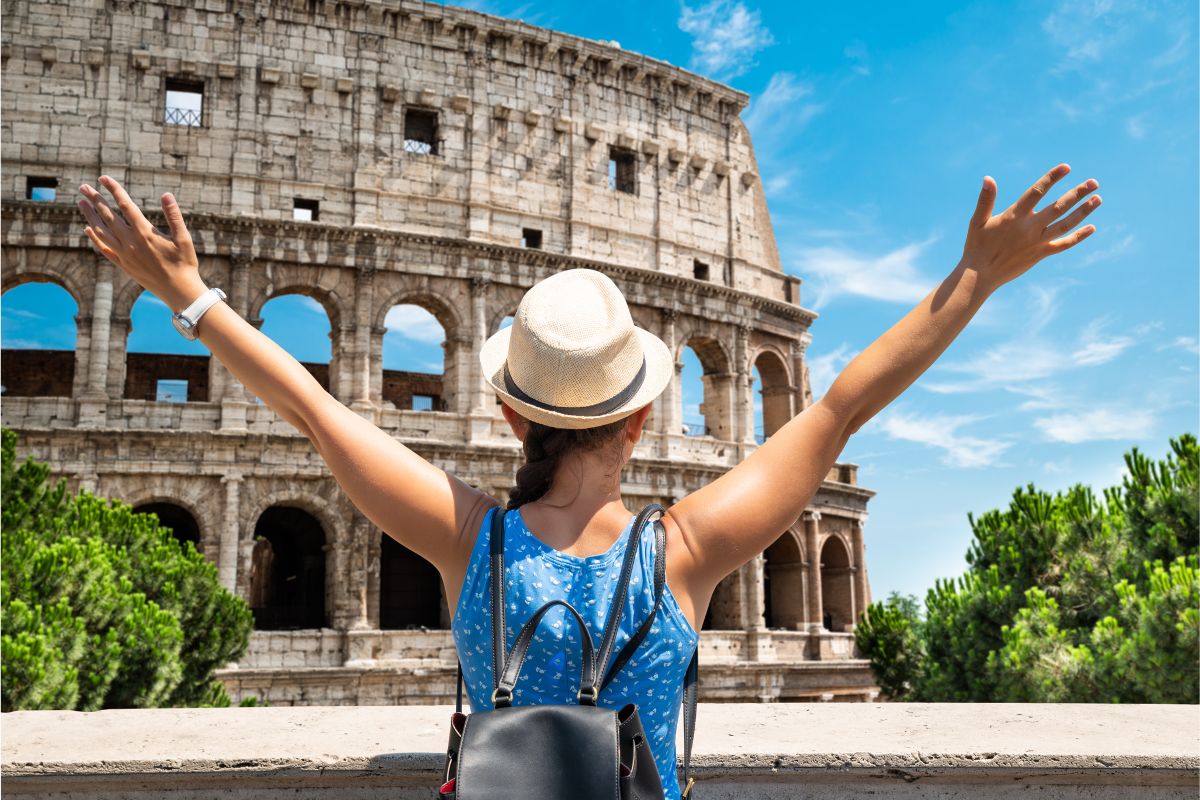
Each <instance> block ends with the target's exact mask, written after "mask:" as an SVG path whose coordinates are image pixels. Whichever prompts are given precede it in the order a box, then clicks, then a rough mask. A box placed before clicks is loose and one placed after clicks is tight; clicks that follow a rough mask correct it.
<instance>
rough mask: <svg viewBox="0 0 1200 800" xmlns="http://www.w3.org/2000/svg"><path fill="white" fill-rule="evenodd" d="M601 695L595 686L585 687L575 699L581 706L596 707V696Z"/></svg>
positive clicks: (577, 693)
mask: <svg viewBox="0 0 1200 800" xmlns="http://www.w3.org/2000/svg"><path fill="white" fill-rule="evenodd" d="M598 694H600V692H599V691H597V689H596V687H595V686H584V687H583V688H582V689H580V690H579V691H578V692H576V693H575V699H576V700H578V701H579V705H581V706H584V705H587V706H594V705H596V696H597V695H598Z"/></svg>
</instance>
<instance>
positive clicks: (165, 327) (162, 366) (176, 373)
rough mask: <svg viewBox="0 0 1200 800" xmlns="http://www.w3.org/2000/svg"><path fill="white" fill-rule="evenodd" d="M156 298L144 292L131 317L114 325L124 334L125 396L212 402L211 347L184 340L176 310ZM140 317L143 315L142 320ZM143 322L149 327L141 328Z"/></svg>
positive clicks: (137, 295)
mask: <svg viewBox="0 0 1200 800" xmlns="http://www.w3.org/2000/svg"><path fill="white" fill-rule="evenodd" d="M152 297H154V296H153V295H151V293H150V292H149V291H146V290H142V291H140V292H138V293H137V294H136V296H134V298H133V305H132V306H131V307H130V308H129V316H128V317H123V318H122V319H121V321H120V323H119V324H115V325H114V327H113V333H114V335H118V336H120V335H123V337H124V339H123V341H122V344H121V347H120V352H121V353H123V354H124V359H123V363H122V383H121V396H122V397H124V398H126V399H129V400H146V401H151V402H154V401H168V402H170V401H174V402H192V403H197V402H199V403H204V402H208V401H209V399H210V396H211V392H210V388H211V377H212V356H211V354H210V353H209V352H208V348H207V347H205V346H204V343H203V342H201V341H198V340H197V341H193V342H185V341H183V340H182V339H181V338H180V337H179V335H178V334H177V333H175V330H174V328H173V327H172V326H171V320H170V313H171V312H170V311H168V310H167V309H164V308H161V307H159V306H158V305H157V302H162V300H161V298H154V299H153V300H152V299H151V298H152ZM155 301H157V302H155ZM147 304H153V305H152V306H149V307H148V305H147ZM135 317H139V319H137V320H136V322H135ZM139 324H140V325H141V326H142V327H146V326H148V330H145V331H139ZM167 337H170V338H167ZM135 339H140V340H141V342H140V343H138V342H135ZM164 343H165V344H164Z"/></svg>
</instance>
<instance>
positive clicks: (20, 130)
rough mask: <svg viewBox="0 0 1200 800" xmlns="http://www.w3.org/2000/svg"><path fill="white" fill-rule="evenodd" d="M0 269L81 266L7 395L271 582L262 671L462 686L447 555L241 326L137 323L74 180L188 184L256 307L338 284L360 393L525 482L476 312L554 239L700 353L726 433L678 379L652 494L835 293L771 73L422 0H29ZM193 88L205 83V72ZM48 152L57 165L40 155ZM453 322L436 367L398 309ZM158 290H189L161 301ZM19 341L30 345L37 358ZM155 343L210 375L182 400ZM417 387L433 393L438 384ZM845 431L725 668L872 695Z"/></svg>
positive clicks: (86, 456)
mask: <svg viewBox="0 0 1200 800" xmlns="http://www.w3.org/2000/svg"><path fill="white" fill-rule="evenodd" d="M4 8H5V26H4V31H3V70H4V87H3V98H2V106H3V107H2V110H3V161H4V170H3V187H2V188H3V201H4V211H3V246H4V262H3V272H2V286H0V290H3V291H7V290H9V289H10V288H12V287H14V286H17V285H19V284H22V283H26V282H30V281H49V282H52V283H54V284H57V285H58V286H60V287H62V288H63V289H64V290H65V291H66V292H68V293H69V294H70V295H71V297H72V298H73V299H74V301H75V303H76V304H77V307H78V314H77V316H76V317H75V321H76V323H77V337H76V346H75V350H74V353H73V354H69V356H70V357H68V355H64V354H63V353H61V352H59V353H55V354H49V353H43V354H42V356H41V357H38V356H36V355H32V354H28V353H25V354H20V353H18V352H17V351H9V350H5V351H4V354H3V355H4V360H3V369H4V378H3V382H4V384H5V386H6V387H7V391H6V394H5V396H4V399H3V403H2V415H3V422H4V424H5V425H7V426H9V427H12V428H14V429H16V430H17V431H19V432H20V434H21V440H20V447H21V454H22V456H23V455H24V454H26V453H28V454H32V455H34V456H35V457H38V458H40V459H43V460H47V461H49V462H50V463H51V465H52V466H53V468H54V470H55V472H56V474H57V475H62V476H66V477H67V478H68V479H69V482H70V484H71V485H72V487H73V488H81V487H83V488H88V489H91V490H93V491H95V492H97V493H98V494H102V495H106V496H111V497H115V498H120V499H123V500H125V501H127V502H129V503H131V504H133V505H134V506H136V507H138V508H140V509H142V510H146V511H154V512H155V513H157V514H158V515H159V518H160V520H161V521H162V522H163V523H164V524H167V525H169V526H170V527H172V528H173V529H174V530H175V532H176V534H177V535H179V536H180V537H181V538H190V539H192V540H193V541H195V542H196V545H197V547H198V548H199V550H200V551H201V552H202V553H204V554H205V555H206V556H207V557H208V558H209V559H211V560H212V562H213V563H214V564H216V565H217V569H218V574H219V576H220V580H221V581H222V583H224V584H225V585H226V586H227V587H229V588H230V589H231V590H233V591H236V592H237V593H238V594H239V595H241V596H243V597H245V598H247V600H248V601H250V602H251V604H252V605H253V606H254V607H255V614H256V619H257V622H258V627H259V628H260V630H258V631H256V633H255V634H254V636H253V641H252V644H251V649H250V652H249V653H248V654H247V655H246V657H245V658H244V659H242V661H241V662H240V663H239V664H238V665H236V668H233V667H232V666H231V668H230V669H228V670H226V671H224V672H223V673H222V677H223V679H224V680H225V681H226V682H227V684H228V685H229V686H230V688H231V691H232V693H233V694H234V696H235V699H236V698H237V697H240V696H244V695H256V696H260V697H263V698H265V699H267V700H268V701H269V702H271V703H272V704H276V705H278V704H288V703H325V704H340V703H428V702H446V701H448V700H450V699H451V697H452V695H453V687H454V682H453V677H454V672H453V665H454V654H453V646H452V643H451V639H450V636H449V633H448V631H446V630H445V628H446V626H447V623H448V613H447V611H446V609H445V607H444V601H442V600H441V597H440V595H441V588H440V585H439V582H438V578H437V575H436V572H434V571H432V568H431V567H429V565H428V564H425V563H424V562H423V561H421V560H420V559H418V558H416V557H415V556H413V555H412V554H411V553H409V552H408V551H406V550H405V549H404V548H402V547H400V546H399V545H398V544H397V543H396V542H395V540H393V539H392V538H391V537H389V536H387V535H385V534H383V533H382V532H381V531H379V530H378V529H377V528H375V527H374V526H373V525H372V524H371V523H370V522H369V521H368V520H367V519H366V518H365V517H363V516H362V515H361V514H360V513H359V512H358V511H357V510H356V509H355V508H354V507H353V506H352V504H351V503H350V502H349V501H348V500H347V498H346V497H345V496H344V495H343V493H342V492H341V490H340V489H339V487H338V485H337V483H336V482H335V481H334V480H333V478H332V476H331V475H330V473H329V472H328V470H327V469H326V468H325V467H324V464H323V462H322V460H321V459H320V457H319V456H318V455H317V453H316V451H315V450H314V448H313V447H312V445H311V444H310V443H309V442H308V441H307V440H306V439H305V438H303V437H302V436H301V435H299V434H298V432H297V431H296V430H295V429H294V428H292V427H291V425H289V424H288V423H286V422H285V421H284V420H282V419H281V418H280V417H279V416H278V415H276V414H275V413H274V412H273V411H271V410H270V409H269V408H268V407H266V406H264V405H262V404H260V403H256V402H255V400H254V398H252V397H251V396H249V394H248V392H247V391H246V389H245V388H244V387H243V386H242V385H241V383H240V382H239V381H237V380H236V379H235V378H233V376H232V375H231V374H230V373H229V372H228V371H227V370H226V369H225V368H224V367H223V366H222V365H221V364H220V363H219V362H217V361H216V360H215V359H210V358H207V357H179V356H174V357H163V358H158V359H148V358H145V357H144V356H142V355H141V354H133V353H127V350H126V342H127V340H128V336H129V333H130V329H131V322H130V319H131V309H132V307H133V304H134V302H135V301H136V300H137V298H138V297H139V295H141V294H142V289H141V287H139V286H138V285H137V284H136V283H135V282H133V281H132V280H130V279H129V278H128V277H127V276H126V275H124V274H123V273H122V272H121V271H120V270H119V269H116V268H115V267H113V266H112V265H111V264H109V263H108V262H107V261H106V260H105V259H103V258H102V257H100V256H98V255H97V254H96V253H95V252H94V251H93V250H92V249H91V247H90V246H89V244H88V242H87V240H86V238H85V237H84V236H83V234H82V227H83V224H84V223H83V220H82V218H81V216H80V215H79V213H78V211H77V209H76V207H75V205H74V202H73V198H74V193H75V187H76V186H78V185H79V184H80V183H82V182H84V181H89V182H93V183H94V182H95V180H96V176H98V175H99V174H102V173H104V174H110V175H113V176H114V177H116V178H118V179H119V180H121V181H122V182H123V183H124V184H125V186H127V187H128V188H129V190H130V193H131V195H132V196H133V197H134V199H135V200H136V201H137V202H138V203H139V204H140V205H141V206H142V207H143V208H145V209H157V207H158V197H159V195H160V194H161V192H163V191H168V190H169V191H172V192H174V193H175V194H176V196H177V197H178V198H179V200H180V203H181V205H182V206H183V208H184V211H185V214H186V217H187V221H188V225H189V228H190V229H191V231H192V234H193V238H194V240H195V243H196V247H197V251H198V253H199V254H200V267H201V274H202V276H203V278H204V279H205V281H206V283H207V284H208V285H210V286H220V287H222V288H223V289H224V290H225V291H226V292H227V294H228V301H227V302H228V303H229V304H230V306H231V307H232V308H234V309H235V310H236V311H237V312H238V313H239V314H241V315H242V316H243V317H245V318H246V319H247V320H249V321H250V322H251V323H253V324H255V325H261V324H262V316H261V312H262V309H263V306H264V304H265V303H266V302H267V301H268V300H270V299H271V298H273V297H278V296H281V295H285V294H294V293H300V294H304V295H307V296H308V297H311V298H313V299H314V300H315V301H317V302H318V303H320V305H321V306H322V307H323V308H324V310H325V311H326V313H327V314H328V317H329V320H330V324H331V332H330V338H331V339H332V354H333V356H332V360H331V363H330V364H328V365H323V364H320V365H318V364H313V365H307V366H309V368H310V370H312V371H313V373H314V375H317V376H318V379H319V380H320V381H321V382H322V384H323V385H324V386H326V388H327V389H328V390H329V391H330V392H331V393H332V394H333V395H334V396H335V397H337V398H338V399H339V400H341V401H342V402H344V403H346V404H347V405H348V406H350V407H351V408H353V409H354V410H355V411H357V412H358V413H360V414H362V415H363V416H365V417H367V418H368V419H370V420H372V421H373V422H375V423H376V424H378V425H379V426H380V427H382V428H383V429H384V430H386V431H388V432H389V433H390V434H391V435H393V436H395V437H397V438H398V439H400V440H401V441H403V442H404V443H405V444H406V445H408V446H409V447H411V448H412V449H414V450H415V451H417V452H419V453H420V454H422V455H423V456H424V457H426V458H428V459H430V460H431V461H432V462H434V463H436V464H437V465H438V466H440V467H442V468H444V469H446V470H447V471H449V472H451V473H453V474H455V475H458V476H460V477H462V478H463V479H464V480H467V481H469V482H470V483H472V484H473V485H476V486H478V487H480V488H482V489H485V490H486V491H488V492H490V493H491V494H493V495H494V496H496V497H497V498H499V499H500V500H501V501H504V500H506V499H507V491H508V489H509V487H510V486H511V484H512V480H513V475H514V474H515V472H516V469H517V467H518V466H519V464H520V451H519V446H518V442H517V441H516V440H515V439H514V437H513V436H512V434H511V431H510V430H509V429H508V426H507V424H506V423H505V422H504V420H503V419H502V417H501V416H500V414H499V410H498V405H497V400H496V399H495V397H494V395H493V394H491V393H490V391H489V390H488V389H487V387H486V384H485V383H484V381H483V378H482V376H481V374H480V369H479V361H478V353H479V348H480V346H481V345H482V343H483V341H484V340H485V339H486V338H487V336H489V335H490V334H491V333H493V332H494V331H496V330H497V329H498V328H499V327H500V325H501V324H502V321H503V320H504V318H505V317H506V316H507V315H511V314H512V313H513V311H514V310H515V308H516V306H517V303H518V301H519V300H520V298H521V296H522V294H523V293H524V291H525V290H526V289H527V288H528V287H529V286H531V285H532V284H533V283H535V282H536V281H538V280H540V279H541V278H544V277H546V276H547V275H549V274H552V273H554V272H557V271H560V270H563V269H569V268H574V267H590V268H593V269H598V270H601V271H603V272H605V273H606V274H608V275H609V276H611V277H612V278H613V279H614V280H615V281H616V282H617V283H618V285H619V286H620V287H621V289H622V291H623V292H624V294H625V296H626V298H627V299H628V302H629V305H630V309H631V312H632V314H633V318H634V321H635V322H636V324H638V325H639V326H641V327H644V328H646V329H648V330H650V331H653V332H654V333H655V334H657V335H658V336H659V337H661V338H662V339H663V341H665V342H666V343H667V344H668V346H670V347H671V348H672V351H673V352H674V353H675V354H676V357H677V367H678V368H680V369H681V368H682V362H681V361H679V360H678V359H680V358H681V357H682V353H683V349H684V348H685V347H690V348H692V350H693V351H694V352H695V353H696V355H697V356H698V358H699V360H700V362H701V364H702V365H703V372H704V375H703V379H702V381H703V385H704V402H703V404H702V406H701V410H702V412H703V415H704V419H705V427H706V431H705V432H704V435H685V434H684V428H683V425H682V419H681V415H682V402H681V381H680V380H679V379H678V376H677V379H676V380H675V381H674V382H672V384H671V386H670V388H669V389H668V390H667V391H666V392H665V393H664V394H663V395H662V396H661V397H660V398H659V399H658V400H656V402H655V404H654V407H653V412H652V415H651V416H650V418H649V421H648V423H647V429H646V435H645V436H644V437H643V439H642V441H641V442H640V443H639V445H638V447H637V449H636V451H635V453H634V458H633V460H632V461H631V462H630V465H629V467H628V469H627V472H626V474H625V476H624V483H623V492H624V494H625V495H626V496H627V497H628V503H627V504H628V505H629V506H630V508H632V509H636V508H639V507H640V506H641V505H642V504H643V503H645V502H647V501H650V500H654V501H658V502H660V503H663V504H665V505H669V504H670V503H672V502H675V501H677V500H678V499H679V498H681V497H683V496H684V495H686V494H687V493H689V492H691V491H694V490H695V489H697V488H699V487H700V486H703V485H704V484H706V483H708V482H709V481H711V480H713V479H714V478H716V477H717V476H719V475H720V474H721V473H722V472H723V471H725V470H727V469H729V468H730V467H732V466H733V465H735V464H737V463H738V462H739V461H741V460H742V459H744V458H745V457H746V456H747V455H748V454H749V453H751V452H752V451H753V450H754V448H755V447H756V446H757V439H756V437H755V430H754V427H755V421H754V398H753V397H752V389H753V382H752V369H754V368H757V370H758V373H759V375H760V376H761V380H762V406H763V412H762V415H763V416H762V419H763V427H764V433H765V435H767V436H769V435H770V434H771V433H773V432H774V431H775V430H778V429H779V428H780V427H781V426H782V425H784V424H785V423H786V422H787V420H788V419H790V418H791V417H792V416H794V415H796V414H798V413H799V412H800V411H802V410H803V409H804V408H805V407H806V406H807V405H808V404H810V403H811V402H812V396H811V392H810V390H809V388H808V384H807V375H806V370H805V366H804V364H805V362H804V354H805V349H806V347H807V345H808V343H809V342H810V340H811V337H810V334H809V331H808V329H809V326H810V325H811V323H812V322H813V320H814V319H815V318H816V315H815V314H814V313H813V312H811V311H808V310H806V309H804V308H803V307H802V306H801V304H800V281H799V280H798V279H797V278H794V277H792V276H788V275H786V274H784V273H783V272H782V270H781V268H780V264H779V256H778V253H777V251H776V248H775V243H774V238H773V235H772V232H771V226H770V219H769V217H768V215H767V208H766V202H765V198H764V195H763V191H762V188H761V181H760V180H759V178H758V174H757V166H756V164H755V159H754V152H753V149H752V146H751V142H750V139H749V135H748V133H747V131H746V128H745V126H744V125H743V123H742V121H741V120H740V119H739V113H740V111H741V110H742V109H743V108H744V107H745V105H746V102H747V97H746V96H745V95H744V94H741V93H739V92H736V91H734V90H732V89H730V88H728V87H726V86H723V85H720V84H717V83H713V82H711V81H708V80H706V79H704V78H701V77H699V76H696V75H693V74H691V73H688V72H685V71H683V70H680V69H678V68H676V67H673V66H671V65H669V64H665V63H663V62H660V61H656V60H654V59H650V58H647V57H645V56H641V55H636V54H633V53H629V52H626V51H623V50H621V49H619V48H616V47H613V46H609V45H607V44H604V43H598V42H594V41H589V40H585V39H580V38H577V37H572V36H567V35H564V34H560V33H557V32H554V31H549V30H544V29H540V28H535V27H531V26H528V25H525V24H520V23H516V22H511V21H508V20H503V19H498V18H495V17H491V16H487V15H483V14H479V13H474V12H470V11H466V10H462V9H457V8H449V7H444V6H440V5H434V4H424V3H416V2H407V1H406V2H399V1H398V0H342V1H340V2H334V1H333V0H287V1H286V2H285V1H284V0H278V1H276V2H249V1H248V0H206V1H205V2H193V1H192V0H157V1H156V2H140V1H139V0H107V2H105V1H104V0H72V2H70V3H67V2H59V1H58V0H43V2H37V3H33V2H27V1H21V0H13V1H11V2H6V3H5V7H4ZM180 98H184V99H183V100H181V99H180ZM47 187H49V188H50V189H54V187H57V193H56V194H53V199H52V200H47V199H46V198H47V197H48V195H47V194H46V189H47ZM400 303H412V304H417V305H420V306H422V307H424V308H425V309H427V310H428V311H429V312H431V313H432V314H433V315H434V316H435V317H436V318H437V320H438V322H439V323H440V324H441V325H442V327H443V329H444V330H445V344H444V349H445V367H444V369H443V372H442V374H440V375H422V374H418V373H411V372H409V373H400V372H393V371H391V370H384V369H383V366H382V343H383V335H384V332H385V330H386V328H385V327H384V319H385V317H386V315H387V313H388V311H389V309H391V308H392V307H393V306H395V305H397V304H400ZM164 313H165V312H164ZM18 373H19V374H18ZM164 378H176V379H185V380H188V388H187V391H186V402H160V401H158V400H156V399H155V395H154V392H153V387H154V386H155V384H156V383H157V381H159V380H162V379H164ZM414 395H422V396H428V397H429V398H431V400H430V406H429V408H430V410H413V409H412V404H411V402H410V400H411V398H412V397H413V396H414ZM855 469H856V468H855V465H853V464H837V465H835V466H834V468H833V469H832V470H831V472H830V474H829V476H828V479H827V480H826V481H825V483H824V484H823V485H822V487H821V488H820V490H819V491H818V493H817V495H816V497H815V498H814V499H813V502H812V504H811V507H810V509H809V510H808V511H807V512H805V514H804V515H803V516H802V518H801V519H797V520H796V521H795V524H794V525H793V526H792V527H791V528H790V529H789V530H788V531H787V532H786V533H784V535H783V536H782V537H781V538H780V540H779V541H778V542H777V543H776V544H775V545H773V546H772V547H771V548H770V549H768V550H767V552H766V553H765V554H764V555H762V556H760V557H758V558H756V559H754V560H753V561H751V562H750V563H749V564H747V565H746V566H745V567H743V568H742V569H740V570H738V571H737V572H736V573H734V574H733V575H731V576H729V578H727V579H726V580H725V582H724V583H723V584H722V585H721V587H720V588H719V589H718V592H717V595H716V597H714V600H713V603H712V608H711V610H710V613H709V617H708V619H706V621H705V625H704V628H705V630H704V633H703V636H702V645H701V648H702V649H701V661H702V663H703V665H704V669H703V670H702V681H701V695H702V697H704V698H705V699H710V700H738V699H759V700H776V699H786V700H793V699H872V698H873V697H874V696H875V695H876V694H877V691H876V689H875V687H874V686H873V684H872V680H871V676H870V674H869V671H868V670H867V669H866V666H865V663H864V662H863V661H862V660H861V659H859V658H857V657H856V654H855V653H854V652H853V639H852V634H851V633H850V630H851V629H852V626H853V622H854V620H855V618H856V616H857V614H858V612H859V611H860V610H861V609H862V608H863V607H864V606H865V604H866V603H868V602H869V601H870V589H869V584H868V581H867V572H866V564H865V545H864V542H863V523H864V521H865V519H866V516H867V513H866V504H867V501H868V500H869V498H870V497H871V496H872V495H873V492H871V491H869V490H867V489H864V488H862V487H860V486H858V485H857V480H856V477H855Z"/></svg>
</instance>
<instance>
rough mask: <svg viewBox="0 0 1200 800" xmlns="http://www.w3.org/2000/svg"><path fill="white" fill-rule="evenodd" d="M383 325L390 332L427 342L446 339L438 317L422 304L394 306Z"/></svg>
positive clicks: (435, 342) (432, 342)
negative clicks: (421, 305)
mask: <svg viewBox="0 0 1200 800" xmlns="http://www.w3.org/2000/svg"><path fill="white" fill-rule="evenodd" d="M383 326H384V327H385V328H387V330H388V333H394V334H398V335H399V336H402V337H404V338H405V339H413V340H415V341H418V342H423V343H425V344H441V343H442V342H444V341H445V340H446V332H445V331H444V330H443V329H442V325H441V323H440V322H438V321H437V317H435V316H434V315H433V314H430V313H429V312H428V311H426V310H425V309H423V308H421V307H420V306H414V305H410V304H405V305H398V306H392V307H391V308H390V309H388V313H387V316H386V317H385V318H384V320H383ZM439 369H440V367H439Z"/></svg>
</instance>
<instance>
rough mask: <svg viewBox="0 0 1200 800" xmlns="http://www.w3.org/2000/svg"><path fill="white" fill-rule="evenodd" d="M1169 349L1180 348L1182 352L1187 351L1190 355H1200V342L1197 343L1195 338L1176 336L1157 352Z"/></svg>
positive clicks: (1157, 348)
mask: <svg viewBox="0 0 1200 800" xmlns="http://www.w3.org/2000/svg"><path fill="white" fill-rule="evenodd" d="M1169 347H1178V348H1179V349H1180V350H1186V351H1187V352H1189V353H1193V354H1196V355H1200V342H1197V341H1196V337H1195V336H1176V337H1175V338H1174V339H1172V340H1171V341H1169V342H1164V343H1163V344H1160V345H1159V346H1158V347H1156V348H1154V349H1155V350H1166V349H1167V348H1169Z"/></svg>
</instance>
